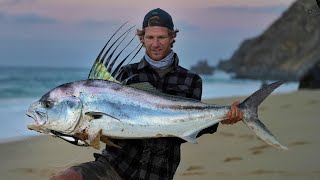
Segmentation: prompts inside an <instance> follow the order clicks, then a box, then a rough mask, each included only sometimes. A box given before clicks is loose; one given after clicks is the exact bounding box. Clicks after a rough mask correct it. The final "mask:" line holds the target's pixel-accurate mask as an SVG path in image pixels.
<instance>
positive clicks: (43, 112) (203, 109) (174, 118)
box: [27, 80, 286, 149]
mask: <svg viewBox="0 0 320 180" xmlns="http://www.w3.org/2000/svg"><path fill="white" fill-rule="evenodd" d="M282 83H283V82H277V83H273V84H271V85H269V86H267V87H266V88H263V89H261V90H259V91H257V92H256V93H254V94H253V95H252V96H250V97H249V98H248V99H247V100H245V101H244V102H243V103H241V104H240V105H239V108H240V109H241V111H242V112H244V120H243V121H244V122H245V123H246V124H247V125H248V127H249V128H250V129H251V130H253V131H254V133H255V134H256V135H258V136H259V137H260V138H261V139H262V140H264V141H265V142H267V143H268V144H270V145H272V146H275V147H277V148H280V149H286V147H284V146H282V145H281V144H280V143H279V142H278V141H277V140H276V139H275V137H274V136H273V135H272V133H271V132H270V131H269V130H268V129H267V128H266V127H265V126H264V125H263V124H262V122H261V121H260V120H259V119H258V116H257V106H258V105H259V104H260V103H261V102H262V101H263V100H264V99H265V98H266V97H267V96H268V95H269V94H270V93H271V92H272V91H273V90H274V89H275V88H277V87H278V86H280V85H281V84H282ZM228 110H230V106H222V105H212V104H206V103H203V102H200V101H196V100H192V99H187V98H181V97H176V96H170V95H164V94H161V93H154V92H147V91H144V90H140V89H137V88H133V87H130V86H126V85H122V84H119V83H115V82H110V81H104V80H84V81H77V82H72V83H67V84H64V85H61V86H58V87H57V88H55V89H53V90H52V91H50V92H48V93H47V94H46V95H44V96H43V97H42V98H41V99H40V100H39V102H36V103H35V104H33V105H31V106H30V108H29V110H28V111H27V115H29V116H30V117H32V118H34V119H35V122H36V123H35V124H32V125H29V126H28V128H29V129H32V130H36V131H39V132H41V133H50V132H51V131H52V130H53V131H57V132H60V133H63V134H67V135H74V136H77V135H79V134H85V135H86V136H87V138H81V139H82V140H84V141H89V143H88V144H91V145H92V144H93V143H91V141H94V140H95V139H97V138H98V140H100V138H101V136H103V137H106V138H118V139H132V138H134V139H135V138H157V137H179V138H181V139H184V140H186V141H188V142H192V143H195V142H196V136H197V134H198V133H199V132H200V131H201V130H203V129H205V128H207V127H209V126H212V125H214V124H216V123H218V122H220V121H222V120H223V119H225V114H226V112H227V111H228Z"/></svg>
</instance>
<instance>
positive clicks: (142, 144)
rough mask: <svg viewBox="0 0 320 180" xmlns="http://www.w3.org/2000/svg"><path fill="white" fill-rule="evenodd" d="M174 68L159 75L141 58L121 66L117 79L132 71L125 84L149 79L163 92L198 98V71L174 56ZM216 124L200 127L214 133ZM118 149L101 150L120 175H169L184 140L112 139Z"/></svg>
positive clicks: (173, 169)
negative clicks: (205, 127)
mask: <svg viewBox="0 0 320 180" xmlns="http://www.w3.org/2000/svg"><path fill="white" fill-rule="evenodd" d="M174 58H175V61H174V68H173V69H172V70H171V71H170V72H168V73H167V74H165V75H164V76H163V77H162V78H160V76H159V75H158V74H157V72H155V71H154V70H153V69H152V68H151V67H150V66H149V65H148V63H147V62H146V61H145V60H144V58H143V59H142V60H141V61H140V62H139V63H135V64H130V65H127V66H125V67H124V68H123V70H122V73H121V75H120V78H119V79H120V80H124V79H126V78H128V77H130V76H132V75H135V74H137V75H136V76H133V77H132V78H131V79H130V80H128V82H127V84H132V83H138V82H149V83H150V84H151V85H153V86H154V87H156V89H158V90H160V91H161V92H163V93H167V94H171V95H177V96H182V97H187V98H194V99H197V100H201V93H202V80H201V78H200V76H199V75H197V74H194V73H191V72H189V71H188V70H186V69H184V68H182V67H181V66H179V65H178V62H179V59H178V57H177V55H176V54H175V56H174ZM217 127H218V124H216V125H213V126H211V127H209V128H207V129H204V130H203V131H201V132H200V133H199V135H198V136H200V135H202V134H204V133H214V132H215V131H216V130H217ZM112 141H113V143H115V144H117V145H119V146H120V147H122V148H121V149H119V148H115V147H111V146H106V149H104V150H103V151H102V156H104V157H105V158H106V159H107V160H108V161H109V163H110V165H111V166H112V167H113V168H114V169H115V170H116V171H117V173H118V174H119V175H120V176H121V177H122V178H123V179H155V180H156V179H173V176H174V174H175V172H176V169H177V167H178V165H179V163H180V145H181V143H183V142H184V141H183V140H181V139H179V138H172V137H170V138H155V139H133V140H119V139H118V140H116V139H114V140H112Z"/></svg>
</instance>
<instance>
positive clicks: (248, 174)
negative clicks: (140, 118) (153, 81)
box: [0, 91, 320, 180]
mask: <svg viewBox="0 0 320 180" xmlns="http://www.w3.org/2000/svg"><path fill="white" fill-rule="evenodd" d="M235 100H244V97H232V98H223V99H210V100H205V102H209V103H216V104H231V103H232V102H233V101H235ZM319 116H320V91H299V92H294V93H289V94H280V95H278V94H276V95H272V96H270V97H268V98H267V99H266V100H265V101H264V102H263V104H261V105H260V107H259V117H260V119H261V120H262V121H263V122H264V124H265V125H266V126H267V127H268V128H269V130H270V131H271V132H272V133H273V134H274V135H275V136H276V137H277V139H278V141H279V142H280V143H282V144H283V145H285V146H287V147H288V148H289V150H288V151H282V150H278V149H275V148H273V147H270V146H268V145H266V144H265V143H264V142H262V141H261V140H259V139H258V138H257V137H256V136H255V135H254V134H253V133H252V132H251V131H250V130H249V129H248V128H247V127H246V126H245V125H244V124H243V123H242V122H240V123H238V124H236V125H220V126H219V128H218V132H216V133H215V134H212V135H204V136H202V137H200V138H199V139H198V142H199V143H198V144H190V143H185V144H183V145H182V157H181V159H182V160H181V163H180V166H179V168H178V171H177V173H176V175H175V178H174V179H175V180H182V179H183V180H191V179H198V180H209V179H219V180H233V179H234V180H236V179H237V180H238V179H240V180H241V179H243V180H244V179H245V180H251V179H252V180H253V179H254V180H256V179H259V180H267V179H268V180H269V179H281V180H282V179H290V180H301V179H310V180H317V179H320V156H319V155H318V153H319V152H320V138H319V137H320V131H319V127H320V118H319ZM93 152H99V151H96V150H94V149H93V148H83V147H77V146H74V145H71V144H69V143H66V142H64V141H62V140H61V139H59V138H54V137H49V136H39V137H32V138H27V139H22V140H18V141H11V142H7V143H2V144H0V179H10V180H18V179H33V180H40V179H48V177H50V176H51V175H53V174H55V173H57V172H59V171H61V170H63V169H65V168H67V167H69V166H71V165H74V164H78V163H81V162H85V161H91V160H93V156H92V153H93Z"/></svg>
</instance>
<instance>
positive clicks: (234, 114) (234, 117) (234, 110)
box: [221, 101, 243, 124]
mask: <svg viewBox="0 0 320 180" xmlns="http://www.w3.org/2000/svg"><path fill="white" fill-rule="evenodd" d="M239 104H240V101H236V102H234V103H232V104H231V109H230V111H228V112H227V113H226V116H225V117H226V119H225V120H223V121H221V123H222V124H234V123H237V122H238V121H241V120H242V119H243V112H241V111H240V109H239V108H238V107H237V106H238V105H239Z"/></svg>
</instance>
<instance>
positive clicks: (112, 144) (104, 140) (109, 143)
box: [100, 135, 122, 148]
mask: <svg viewBox="0 0 320 180" xmlns="http://www.w3.org/2000/svg"><path fill="white" fill-rule="evenodd" d="M100 141H101V142H103V143H106V145H108V146H113V147H116V148H122V147H120V146H118V145H116V144H114V143H113V142H112V141H110V140H109V139H108V138H107V136H104V135H102V136H101V137H100Z"/></svg>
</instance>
